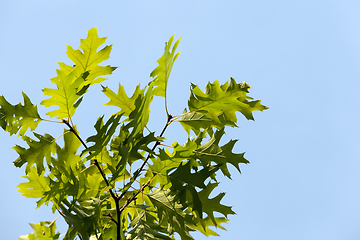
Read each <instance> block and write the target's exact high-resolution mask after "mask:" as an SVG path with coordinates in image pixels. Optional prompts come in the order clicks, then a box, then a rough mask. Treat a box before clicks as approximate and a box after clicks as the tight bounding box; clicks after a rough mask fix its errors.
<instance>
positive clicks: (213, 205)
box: [198, 183, 235, 226]
mask: <svg viewBox="0 0 360 240" xmlns="http://www.w3.org/2000/svg"><path fill="white" fill-rule="evenodd" d="M218 185H219V183H209V184H208V185H207V186H206V188H205V189H203V190H202V191H200V192H199V194H198V195H199V198H200V201H201V203H202V206H203V212H204V213H206V214H207V215H208V217H209V218H210V219H211V220H212V222H213V224H214V225H215V226H218V221H217V219H216V218H215V217H214V212H218V213H221V214H223V215H224V216H225V217H227V216H228V215H229V214H235V212H234V211H232V210H231V207H229V206H225V205H222V204H221V203H220V201H221V199H222V198H223V197H224V196H225V193H220V194H218V195H217V196H216V197H214V198H209V195H210V193H211V192H212V191H213V190H214V188H215V187H217V186H218ZM218 220H219V219H218Z"/></svg>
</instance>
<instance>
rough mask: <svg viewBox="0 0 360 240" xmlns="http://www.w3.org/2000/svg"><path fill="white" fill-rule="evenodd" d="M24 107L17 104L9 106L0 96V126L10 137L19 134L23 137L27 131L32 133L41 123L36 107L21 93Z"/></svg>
mask: <svg viewBox="0 0 360 240" xmlns="http://www.w3.org/2000/svg"><path fill="white" fill-rule="evenodd" d="M22 95H23V98H24V105H21V103H18V104H16V105H11V104H10V103H9V102H8V101H6V99H5V97H4V96H0V126H1V127H2V128H3V129H4V130H5V131H7V132H9V133H10V135H13V134H16V133H18V132H19V135H24V134H25V132H26V131H27V129H29V128H30V130H31V131H34V130H35V129H36V127H37V125H38V124H39V123H40V122H41V120H42V119H41V117H40V115H39V113H38V111H37V106H36V105H34V104H32V102H31V101H30V98H29V97H28V96H27V95H26V94H25V93H22Z"/></svg>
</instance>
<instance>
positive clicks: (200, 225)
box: [192, 217, 229, 237]
mask: <svg viewBox="0 0 360 240" xmlns="http://www.w3.org/2000/svg"><path fill="white" fill-rule="evenodd" d="M214 220H215V222H216V225H215V224H214V223H213V221H212V220H211V218H210V217H206V218H205V219H200V220H199V222H198V223H197V224H196V225H194V226H192V227H193V228H194V229H196V230H198V231H199V232H201V233H202V234H204V235H205V236H207V237H209V236H210V235H212V236H219V234H217V233H216V232H215V231H213V230H211V229H210V228H209V227H213V226H214V227H217V228H220V229H222V230H226V229H225V228H224V227H223V226H221V223H227V222H228V221H229V219H226V218H224V217H214ZM204 226H205V227H204Z"/></svg>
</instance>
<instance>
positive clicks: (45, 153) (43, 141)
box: [13, 133, 56, 174]
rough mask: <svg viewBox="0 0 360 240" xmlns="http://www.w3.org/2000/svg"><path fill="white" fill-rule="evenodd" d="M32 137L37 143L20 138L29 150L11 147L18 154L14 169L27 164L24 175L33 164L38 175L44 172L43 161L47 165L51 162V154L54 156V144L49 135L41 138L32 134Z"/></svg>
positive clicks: (23, 137)
mask: <svg viewBox="0 0 360 240" xmlns="http://www.w3.org/2000/svg"><path fill="white" fill-rule="evenodd" d="M34 135H35V137H36V138H37V139H39V141H38V142H37V141H35V140H33V139H31V138H30V137H28V136H25V135H24V136H21V138H22V139H23V140H24V141H25V142H26V143H27V144H28V145H29V148H27V149H26V148H23V147H21V146H19V145H16V146H15V147H13V149H15V151H16V152H17V153H18V154H19V157H18V158H17V159H16V160H15V161H14V165H15V166H16V167H21V166H22V165H24V164H25V163H27V165H26V169H25V173H28V172H29V170H30V167H31V166H32V165H33V164H36V167H37V171H38V173H39V174H40V173H41V172H42V171H43V170H44V159H45V160H46V162H47V163H50V162H51V154H55V152H56V143H55V139H54V138H53V137H52V136H51V135H49V134H45V135H44V136H42V135H40V134H37V133H34Z"/></svg>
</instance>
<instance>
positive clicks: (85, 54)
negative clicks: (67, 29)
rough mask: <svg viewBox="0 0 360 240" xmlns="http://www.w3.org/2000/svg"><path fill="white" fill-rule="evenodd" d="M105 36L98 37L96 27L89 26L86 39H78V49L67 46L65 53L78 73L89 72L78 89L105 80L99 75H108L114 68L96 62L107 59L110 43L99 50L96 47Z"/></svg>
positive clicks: (102, 41) (103, 41)
mask: <svg viewBox="0 0 360 240" xmlns="http://www.w3.org/2000/svg"><path fill="white" fill-rule="evenodd" d="M105 41H106V37H103V38H99V37H98V35H97V29H96V28H91V29H89V31H88V36H87V37H86V39H80V49H81V50H80V49H78V50H74V49H73V48H72V47H71V46H67V51H66V54H67V55H68V57H69V58H70V59H71V60H72V61H73V62H74V63H75V65H76V68H77V71H78V73H85V72H89V76H87V77H86V81H84V82H83V83H82V84H81V86H80V87H79V90H81V89H82V88H83V87H85V86H91V85H93V84H94V83H100V82H102V81H104V80H105V78H102V77H100V76H102V75H109V74H112V72H113V71H114V70H115V69H116V67H111V66H110V65H108V66H99V65H98V64H99V63H101V62H103V61H105V60H107V59H109V57H110V52H111V48H112V45H110V46H108V45H107V46H105V47H104V48H103V49H101V50H100V51H97V49H98V48H99V47H100V46H101V45H102V44H104V43H105Z"/></svg>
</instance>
